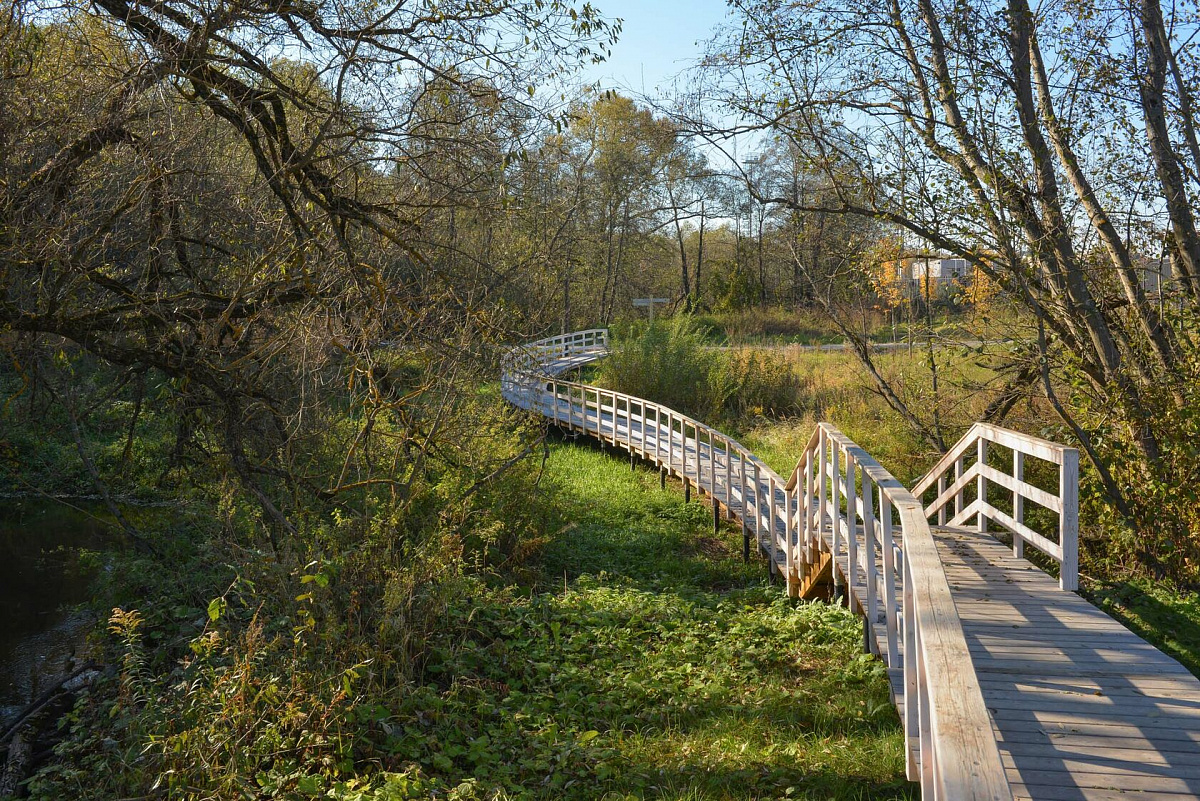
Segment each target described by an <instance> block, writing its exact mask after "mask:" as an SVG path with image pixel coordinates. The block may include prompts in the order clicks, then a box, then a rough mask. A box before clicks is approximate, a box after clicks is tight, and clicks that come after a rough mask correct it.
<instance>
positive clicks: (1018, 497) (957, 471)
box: [913, 423, 1079, 591]
mask: <svg viewBox="0 0 1200 801" xmlns="http://www.w3.org/2000/svg"><path fill="white" fill-rule="evenodd" d="M989 443H994V444H996V445H1000V446H1003V447H1005V448H1008V449H1009V450H1011V451H1012V472H1011V473H1005V472H1002V471H1000V470H998V469H996V468H995V467H992V466H991V465H989V464H988V463H987V457H988V444H989ZM1027 456H1031V457H1033V458H1035V459H1040V460H1042V461H1045V462H1050V463H1053V464H1055V465H1057V466H1058V494H1057V495H1055V494H1054V493H1051V492H1046V491H1045V490H1043V489H1040V488H1039V487H1035V486H1034V485H1033V484H1030V483H1028V482H1027V481H1026V480H1025V457H1027ZM971 458H973V459H974V462H973V463H972V464H970V466H967V464H966V462H967V460H968V459H971ZM951 471H953V476H951V475H950V473H951ZM989 482H991V483H994V484H999V485H1000V486H1001V487H1004V488H1005V489H1007V490H1008V491H1009V492H1011V493H1012V513H1011V514H1009V513H1008V512H1004V511H1002V510H1000V509H997V508H996V507H995V506H993V505H992V504H991V503H990V502H989V500H988V484H989ZM935 483H936V484H937V497H935V498H934V500H933V501H932V502H931V503H930V504H929V505H928V506H926V507H925V517H926V518H932V517H933V516H934V515H935V514H936V515H937V518H938V524H939V525H943V526H945V525H950V526H961V525H963V524H965V523H966V522H967V521H968V520H970V519H971V518H972V517H974V518H975V521H976V522H975V526H976V528H977V530H979V531H987V530H988V522H989V521H992V522H995V523H998V524H999V525H1001V526H1003V527H1004V528H1005V529H1006V530H1007V531H1008V532H1009V533H1010V534H1012V538H1013V553H1014V554H1015V555H1016V556H1022V555H1023V554H1024V546H1025V544H1026V543H1028V544H1030V545H1032V546H1034V547H1035V548H1037V549H1038V550H1040V551H1042V552H1043V553H1046V554H1048V555H1049V556H1051V557H1053V558H1054V559H1055V560H1056V561H1057V562H1058V564H1059V573H1058V576H1059V578H1058V583H1059V586H1060V587H1062V588H1063V589H1064V590H1070V591H1074V590H1077V589H1079V451H1078V450H1076V449H1075V448H1068V447H1065V446H1063V445H1059V444H1058V443H1055V442H1050V441H1049V440H1044V439H1039V438H1038V437H1031V436H1029V435H1028V434H1022V433H1020V432H1019V431H1011V430H1009V429H1007V428H999V427H998V426H993V425H988V424H987V423H976V424H975V425H973V426H971V429H970V430H969V431H967V433H966V434H965V435H964V436H963V438H962V439H960V440H959V441H958V443H957V444H956V445H955V446H954V447H953V448H951V449H950V450H949V451H947V452H946V455H945V456H943V457H942V458H941V460H940V461H938V463H937V464H936V465H934V466H933V469H932V470H930V471H929V473H928V474H926V475H925V477H924V478H922V479H921V480H920V481H918V482H917V485H916V486H915V487H914V488H913V495H915V496H917V497H918V498H920V497H922V496H923V495H924V494H925V493H926V492H927V491H928V490H929V489H930V488H932V487H933V486H934V484H935ZM972 483H974V484H975V499H974V500H973V501H971V502H970V503H964V500H965V496H966V493H967V490H968V488H969V487H970V485H971V484H972ZM1026 501H1031V502H1033V503H1035V504H1037V505H1039V506H1041V507H1043V508H1046V509H1049V510H1050V511H1051V512H1054V513H1056V514H1057V515H1058V542H1054V541H1053V540H1051V539H1049V538H1048V537H1045V536H1043V535H1041V534H1039V533H1038V532H1036V531H1034V530H1033V529H1032V528H1030V527H1029V526H1028V525H1026V523H1025V502H1026Z"/></svg>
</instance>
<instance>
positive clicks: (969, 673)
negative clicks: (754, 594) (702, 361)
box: [501, 329, 1013, 801]
mask: <svg viewBox="0 0 1200 801" xmlns="http://www.w3.org/2000/svg"><path fill="white" fill-rule="evenodd" d="M607 347H608V339H607V334H605V333H604V332H603V331H600V330H595V329H594V330H590V331H581V332H576V333H573V334H565V335H562V336H558V337H551V338H548V339H544V340H539V341H537V342H534V343H531V344H529V345H526V346H523V347H521V348H517V349H514V350H513V351H512V352H511V353H510V354H508V355H507V356H506V357H505V359H504V360H503V365H502V366H503V374H502V378H501V383H502V389H503V392H504V396H505V398H507V399H508V400H509V401H510V402H512V403H513V404H515V405H517V406H519V407H521V408H524V409H529V410H531V411H536V412H537V413H539V414H541V415H542V416H543V417H545V418H547V419H549V420H552V421H553V422H555V423H556V424H558V425H560V426H563V427H566V428H569V429H572V430H577V431H581V432H584V433H587V434H590V435H591V436H594V437H596V438H597V439H600V440H602V441H605V442H609V443H611V444H613V445H616V446H618V447H621V448H624V449H626V450H628V451H629V453H630V454H631V455H633V456H638V457H640V458H642V459H646V460H648V461H650V462H652V463H654V464H656V465H658V466H659V468H660V470H662V471H663V474H664V475H665V474H666V473H668V472H669V473H671V474H673V475H676V476H678V477H680V478H681V479H682V480H683V482H684V485H685V487H688V486H690V485H689V482H692V483H694V484H695V486H696V487H697V488H698V489H699V490H701V491H702V492H706V493H708V494H709V495H710V496H711V497H712V499H713V511H714V515H716V514H717V513H718V511H719V506H718V501H719V502H721V503H723V504H724V505H725V507H726V510H727V511H728V512H729V513H730V514H731V515H733V516H737V517H739V518H740V519H741V521H742V530H743V533H744V535H745V541H746V542H747V544H748V542H749V536H750V532H751V531H753V533H754V535H755V536H756V538H757V539H758V542H759V545H760V548H762V549H763V550H764V551H765V552H766V553H768V554H769V555H770V557H771V562H772V565H773V566H776V567H778V568H780V569H781V570H783V571H785V572H786V575H787V577H788V588H789V591H793V590H795V588H796V587H797V586H798V584H799V580H800V578H801V577H802V575H803V573H804V572H805V571H807V570H810V569H812V568H813V567H814V566H815V565H816V564H817V562H818V561H819V559H820V556H819V554H820V552H824V553H827V554H830V555H831V556H832V558H833V559H834V560H835V564H836V571H835V573H840V575H841V578H842V580H843V582H844V584H845V586H846V588H847V592H848V594H849V596H850V600H851V603H852V605H853V604H857V605H858V606H860V607H861V609H862V612H863V614H864V615H865V616H866V619H867V623H868V626H869V628H870V630H871V631H872V636H874V637H875V639H876V642H877V643H881V644H882V647H879V646H877V647H876V648H875V650H877V651H878V652H879V655H880V657H881V658H882V659H884V661H885V662H886V664H887V666H888V668H889V671H902V674H903V679H904V683H903V710H902V711H903V715H902V717H903V721H904V730H905V735H906V740H907V749H906V750H907V752H908V753H907V774H908V776H909V778H910V779H912V780H914V781H920V782H921V788H922V795H923V796H924V797H925V798H927V799H941V800H944V801H959V800H960V799H961V800H962V801H982V800H983V799H988V800H989V801H998V800H1000V799H1004V800H1005V801H1008V800H1010V799H1012V797H1013V796H1012V791H1011V789H1010V787H1009V784H1008V781H1007V778H1006V776H1005V771H1004V766H1003V764H1002V762H1001V759H1000V752H999V749H998V748H997V745H996V741H995V737H994V734H993V732H992V726H991V719H990V717H989V714H988V710H987V707H986V706H985V705H984V701H983V694H982V692H981V690H980V687H979V682H978V679H977V677H976V676H975V672H974V671H973V670H972V669H970V667H969V666H970V665H971V655H970V652H969V650H968V648H967V642H966V638H965V636H964V634H963V630H962V624H961V622H960V620H959V618H958V612H957V610H956V608H955V605H954V600H953V598H952V597H951V594H950V587H949V584H948V582H947V580H946V575H945V571H944V570H943V569H942V564H941V559H940V557H939V556H938V552H937V546H936V544H935V542H934V540H933V535H932V532H931V531H930V528H929V524H928V521H927V519H926V511H927V510H925V509H923V508H922V506H921V504H920V502H919V501H918V500H917V498H916V497H914V495H913V493H910V492H909V491H908V490H907V489H905V488H904V486H903V485H902V484H900V482H899V481H898V480H897V479H895V478H894V477H893V476H892V475H891V474H890V473H889V472H888V471H887V470H885V469H884V468H883V467H882V466H881V465H880V464H879V463H878V462H877V461H876V460H875V459H874V458H872V457H871V456H870V454H868V453H867V452H866V451H864V450H863V449H862V448H861V447H859V446H858V445H856V444H855V443H854V442H852V441H851V440H850V439H849V438H848V437H846V436H845V435H844V434H842V433H841V432H840V431H838V430H837V429H836V428H834V427H833V426H831V425H829V424H827V423H821V424H820V425H819V426H818V427H817V430H816V431H815V432H814V433H813V436H812V437H811V438H810V440H809V443H808V445H807V447H806V448H805V449H804V452H803V453H802V454H801V457H800V460H799V463H798V464H797V465H796V467H795V469H794V470H793V471H792V473H791V477H790V478H789V479H788V481H787V482H786V483H785V482H784V481H783V479H782V478H781V477H780V476H779V475H778V474H777V473H775V472H774V471H773V470H771V469H770V468H769V467H767V466H766V465H765V464H764V463H763V462H762V461H761V460H760V459H759V458H758V457H757V456H755V455H754V454H753V453H751V452H750V451H749V450H748V449H746V448H745V447H744V446H742V445H741V444H740V443H738V442H737V441H735V440H734V439H732V438H730V437H728V436H726V435H725V434H723V433H722V432H720V431H718V430H716V429H714V428H711V427H709V426H706V425H704V424H703V423H701V422H699V421H697V420H694V419H692V418H690V417H688V416H687V415H684V414H681V413H679V412H677V411H675V410H673V409H670V408H668V407H666V406H663V405H661V404H657V403H653V402H651V401H647V400H645V399H643V398H638V397H636V396H632V395H628V394H625V393H621V392H616V391H613V390H608V389H603V388H600V387H595V386H591V385H588V384H584V383H581V382H575V381H566V380H563V379H561V378H559V377H558V376H559V374H560V373H563V372H565V371H566V370H569V369H571V368H572V367H576V366H581V365H583V364H587V363H589V362H592V361H595V360H597V359H599V358H602V357H603V356H604V355H605V354H606V353H607ZM880 627H882V630H881V629H880Z"/></svg>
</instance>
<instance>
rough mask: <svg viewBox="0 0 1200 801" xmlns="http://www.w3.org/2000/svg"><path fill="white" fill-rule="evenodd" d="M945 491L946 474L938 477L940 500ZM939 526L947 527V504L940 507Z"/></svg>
mask: <svg viewBox="0 0 1200 801" xmlns="http://www.w3.org/2000/svg"><path fill="white" fill-rule="evenodd" d="M945 491H946V474H945V473H942V474H941V475H940V476H938V482H937V495H938V497H939V498H940V497H942V493H943V492H945ZM938 525H939V526H944V525H946V504H945V503H942V505H941V506H939V507H938Z"/></svg>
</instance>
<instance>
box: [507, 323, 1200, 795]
mask: <svg viewBox="0 0 1200 801" xmlns="http://www.w3.org/2000/svg"><path fill="white" fill-rule="evenodd" d="M606 345H607V338H606V334H605V332H603V331H585V332H578V333H575V334H569V335H565V336H563V337H555V338H552V339H549V340H543V341H541V342H538V343H533V344H532V345H530V346H527V347H526V348H523V349H518V350H516V351H514V352H513V353H511V354H509V356H508V357H506V360H505V365H504V375H503V377H502V389H503V392H504V395H505V397H506V398H507V399H508V400H509V401H511V402H512V403H514V404H516V405H517V406H520V407H522V408H525V409H529V410H531V411H534V412H536V413H538V414H541V415H542V416H544V417H545V418H547V419H548V420H551V421H553V422H554V423H556V424H558V425H559V426H562V427H563V428H565V429H568V430H572V431H576V432H579V433H582V434H586V435H588V436H592V437H595V438H597V439H600V440H602V441H604V442H607V443H610V444H612V445H615V446H617V447H621V448H624V449H625V450H627V451H628V452H629V454H630V458H631V459H635V458H636V459H640V460H643V461H644V462H648V463H650V464H652V465H654V466H656V467H657V468H658V469H659V470H660V472H661V474H662V476H663V478H664V480H665V478H666V476H667V475H671V476H674V477H676V478H678V479H680V480H682V481H683V483H684V486H685V491H687V492H689V493H690V492H691V491H692V490H693V489H695V490H696V491H697V492H699V493H701V494H703V495H706V496H707V497H708V498H709V499H710V502H711V503H712V507H713V514H714V519H719V517H720V516H722V515H724V516H727V517H729V518H732V519H736V520H739V521H740V522H741V526H742V530H743V532H744V534H745V542H746V544H747V551H748V552H749V546H750V544H751V543H754V544H755V545H756V550H757V551H758V552H760V553H761V554H763V555H765V556H767V557H768V558H769V563H770V565H771V566H772V569H773V570H774V571H777V572H778V573H779V574H781V575H782V576H783V577H784V578H785V579H786V581H787V587H788V592H789V593H790V594H793V595H797V594H799V593H800V591H801V589H802V588H804V587H805V586H806V583H807V582H810V581H811V580H812V579H813V578H814V577H815V576H816V572H817V570H818V569H819V567H820V566H821V565H822V564H823V562H824V561H828V560H829V559H830V558H832V564H833V568H834V569H833V578H834V581H835V583H836V584H837V585H838V588H839V593H840V594H841V595H842V596H843V597H845V598H846V600H847V602H848V603H849V604H850V605H851V607H852V608H854V609H856V610H857V611H859V612H860V613H861V614H862V615H863V616H864V618H865V622H866V631H867V638H866V639H867V643H868V644H869V646H870V647H871V650H872V651H873V652H874V653H876V654H877V655H878V656H879V657H880V658H881V659H882V660H883V661H884V662H885V663H886V665H887V666H888V672H889V676H890V678H891V686H892V695H893V700H894V701H895V703H896V707H897V709H898V710H899V712H900V715H901V718H902V720H903V721H904V725H905V732H906V735H907V740H908V743H909V749H908V775H909V777H910V778H911V779H913V780H919V781H920V782H921V785H922V794H923V796H924V797H926V798H931V799H947V801H956V800H957V799H985V798H986V799H1039V800H1040V799H1044V800H1045V801H1074V800H1075V799H1079V800H1080V801H1093V800H1094V801H1108V799H1142V800H1143V801H1150V800H1151V799H1164V800H1166V799H1170V800H1171V801H1182V800H1183V799H1189V798H1191V799H1200V681H1198V680H1197V679H1196V678H1195V677H1194V676H1192V675H1191V673H1189V672H1188V671H1187V670H1186V669H1185V668H1183V666H1182V665H1180V664H1179V663H1178V662H1177V661H1175V660H1174V659H1172V658H1170V657H1169V656H1167V655H1165V654H1163V653H1162V652H1160V651H1158V650H1157V649H1156V648H1154V647H1153V646H1151V645H1150V644H1148V643H1147V642H1145V641H1144V640H1142V639H1141V638H1140V637H1138V636H1137V635H1135V634H1133V633H1132V632H1130V631H1129V630H1128V629H1126V628H1125V627H1124V626H1122V625H1121V624H1120V623H1118V622H1117V621H1115V620H1113V619H1112V618H1110V617H1109V616H1108V615H1106V614H1104V613H1103V612H1102V611H1100V610H1099V609H1097V608H1096V607H1094V606H1092V605H1091V604H1089V603H1088V602H1087V601H1085V600H1083V599H1082V598H1080V597H1079V596H1078V595H1076V594H1075V593H1074V592H1071V591H1070V590H1072V589H1074V587H1075V586H1076V570H1077V568H1076V564H1077V562H1076V553H1077V551H1076V547H1077V534H1078V532H1077V492H1078V490H1077V481H1078V479H1077V475H1078V474H1077V466H1078V454H1077V453H1075V452H1074V450H1073V449H1070V448H1064V447H1063V446H1060V445H1056V444H1055V443H1051V442H1047V441H1045V440H1040V439H1037V438H1034V437H1028V436H1026V435H1022V434H1018V433H1017V432H1011V431H1007V430H1005V429H998V428H995V427H991V426H983V425H977V426H975V427H974V428H972V430H971V432H969V433H968V435H967V436H965V437H964V438H963V440H962V441H960V442H959V443H958V444H957V445H956V446H955V447H954V448H952V449H951V451H950V452H949V453H948V454H946V456H945V457H943V458H942V460H941V461H940V462H939V463H938V465H937V466H936V467H935V468H934V470H932V471H931V472H930V474H929V475H928V476H926V477H925V478H924V479H922V481H920V482H918V484H917V485H916V487H915V489H914V491H913V492H912V493H910V492H909V491H908V490H907V489H905V488H904V487H903V486H901V485H900V484H899V482H897V481H896V480H895V479H894V478H892V477H891V475H890V474H888V473H887V471H886V470H884V469H883V468H882V467H881V466H880V465H879V464H878V463H877V462H875V460H874V459H872V458H871V457H870V456H869V454H867V453H866V452H865V451H863V450H862V449H861V448H859V447H858V446H857V445H855V444H854V443H853V442H851V441H850V440H849V439H847V438H846V437H845V436H844V435H842V434H841V433H840V432H838V431H837V430H836V429H835V428H833V427H832V426H829V425H827V424H821V426H819V427H818V430H817V431H816V432H814V434H813V437H812V439H811V440H810V442H809V444H808V447H806V449H805V451H804V453H803V454H801V455H800V459H799V462H798V464H797V465H796V468H795V470H794V471H793V473H792V474H791V475H790V476H789V477H788V478H786V479H785V478H784V477H782V476H780V475H779V474H777V473H775V472H774V471H772V470H771V469H770V468H769V467H767V466H766V465H765V464H763V463H762V461H761V460H759V459H758V458H757V457H755V456H754V454H752V453H750V452H749V451H748V450H747V449H746V448H744V447H743V446H741V445H740V444H739V443H737V442H736V441H735V440H733V439H731V438H729V437H727V436H726V435H724V434H722V433H721V432H719V431H716V430H714V429H711V428H709V427H707V426H705V425H703V424H702V423H699V422H698V421H695V420H692V419H691V418H688V417H686V416H685V415H681V414H679V413H678V412H675V411H674V410H671V409H668V408H666V407H663V406H660V405H658V404H655V403H652V402H650V401H646V400H643V399H640V398H634V397H631V396H627V395H622V394H620V393H615V392H611V391H608V390H603V389H598V388H596V387H590V386H588V385H585V384H581V383H577V382H571V381H565V380H562V379H561V378H559V376H560V375H562V374H564V373H566V372H567V371H569V370H571V369H573V368H576V367H579V366H582V365H584V364H587V363H589V362H592V361H595V360H596V359H598V358H602V357H603V356H604V355H605V354H606V353H607V348H606ZM989 447H992V448H999V449H1001V450H1005V451H1006V453H1011V459H1012V462H1011V463H1012V470H1011V472H1006V471H1002V470H999V469H997V468H996V467H995V466H994V464H995V463H996V461H997V460H996V458H995V457H996V455H997V453H998V451H997V452H993V453H992V454H991V456H992V458H991V459H990V460H989V458H988V457H989V450H988V449H989ZM1027 458H1029V459H1032V460H1041V461H1043V462H1046V463H1050V464H1051V465H1053V466H1054V467H1055V469H1056V470H1057V473H1058V476H1059V487H1058V492H1057V493H1055V492H1052V491H1050V490H1047V489H1043V488H1040V487H1039V486H1037V485H1035V484H1033V483H1030V482H1026V480H1025V460H1026V459H1027ZM972 459H973V460H974V462H973V463H972V464H968V462H970V461H971V460H972ZM989 487H990V491H989ZM997 487H998V488H1001V489H1002V490H1003V492H998V491H997V489H996V488H997ZM922 495H925V496H929V495H932V496H934V497H933V499H932V502H930V503H929V504H928V505H925V504H922V503H921V501H920V500H919V498H920V497H921V496H922ZM998 495H1000V496H1003V498H1004V500H1003V501H997V497H998ZM1010 498H1011V500H1010ZM996 503H1001V507H1002V508H1001V507H998V506H996ZM1027 503H1033V504H1036V505H1039V506H1042V507H1044V508H1046V509H1048V510H1050V511H1051V512H1053V513H1054V515H1055V518H1056V519H1057V521H1058V532H1057V534H1056V535H1053V536H1047V535H1046V534H1044V533H1039V532H1037V531H1034V530H1033V528H1031V527H1029V526H1027V525H1026V522H1025V515H1024V513H1025V506H1026V504H1027ZM933 518H936V521H935V522H934V523H933V524H930V523H929V522H927V521H928V520H929V519H933ZM972 518H973V519H974V520H975V521H976V522H975V525H974V528H973V529H972V528H968V527H966V525H965V524H966V523H967V522H968V521H969V520H971V519H972ZM989 523H991V524H997V523H998V524H1000V525H1001V526H1002V527H1004V528H1005V529H1007V532H1008V533H1009V534H1010V535H1011V536H1012V538H1013V541H1014V545H1012V546H1009V545H1005V544H1002V543H1001V542H1000V541H999V540H998V539H996V538H995V537H994V536H993V535H992V534H990V533H987V528H988V526H989ZM1026 545H1029V546H1033V547H1036V548H1038V549H1040V550H1042V551H1044V552H1045V553H1047V554H1048V555H1049V556H1051V557H1052V558H1054V559H1055V560H1056V561H1058V562H1059V566H1060V569H1059V573H1060V577H1059V578H1058V579H1055V578H1053V577H1051V576H1050V575H1048V574H1047V573H1045V572H1043V571H1042V570H1040V569H1039V568H1037V567H1035V566H1034V565H1033V564H1032V563H1030V562H1028V561H1027V560H1025V559H1024V558H1023V556H1022V555H1021V554H1022V553H1023V549H1024V547H1025V546H1026Z"/></svg>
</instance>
